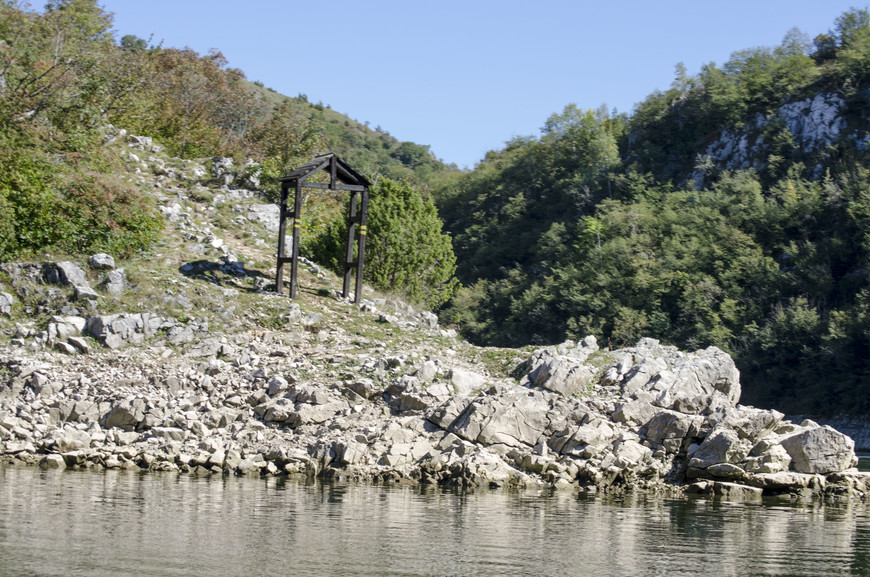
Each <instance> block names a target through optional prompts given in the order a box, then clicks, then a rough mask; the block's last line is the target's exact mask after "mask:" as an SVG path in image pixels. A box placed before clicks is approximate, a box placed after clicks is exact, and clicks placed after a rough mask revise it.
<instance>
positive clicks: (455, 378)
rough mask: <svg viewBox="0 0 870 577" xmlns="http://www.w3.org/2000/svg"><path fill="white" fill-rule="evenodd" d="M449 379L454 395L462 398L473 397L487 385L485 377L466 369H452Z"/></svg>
mask: <svg viewBox="0 0 870 577" xmlns="http://www.w3.org/2000/svg"><path fill="white" fill-rule="evenodd" d="M448 378H449V380H450V385H451V388H452V389H453V393H454V394H455V395H457V396H460V397H468V396H471V395H472V394H474V393H475V392H476V391H478V390H480V389H481V388H483V386H484V385H485V384H486V379H484V377H483V375H479V374H477V373H475V372H472V371H467V370H465V369H456V368H455V369H451V370H450V373H449V375H448Z"/></svg>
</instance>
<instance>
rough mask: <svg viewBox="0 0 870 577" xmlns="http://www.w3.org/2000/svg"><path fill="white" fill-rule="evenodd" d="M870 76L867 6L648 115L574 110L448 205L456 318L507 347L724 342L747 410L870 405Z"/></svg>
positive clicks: (649, 103)
mask: <svg viewBox="0 0 870 577" xmlns="http://www.w3.org/2000/svg"><path fill="white" fill-rule="evenodd" d="M868 63H870V17H868V13H867V11H865V10H854V9H853V10H851V11H849V12H847V13H846V14H844V15H842V16H841V17H840V18H838V20H837V22H836V23H835V27H834V30H833V31H831V32H830V33H829V34H826V35H821V36H819V37H818V38H816V39H815V40H814V42H813V43H810V41H809V39H808V38H806V36H805V35H803V34H801V33H800V32H798V31H794V30H793V31H791V32H789V33H788V34H787V35H786V37H785V39H784V41H783V43H782V44H781V45H780V46H778V47H776V48H773V49H769V48H756V49H750V50H743V51H739V52H736V53H734V55H732V57H731V59H730V60H729V61H728V62H727V63H726V64H725V65H724V66H722V67H718V66H716V65H715V64H713V63H710V64H707V65H705V66H704V67H703V68H702V70H701V72H700V73H699V74H698V75H696V76H690V75H688V74H687V72H686V70H685V68H684V67H682V66H678V67H677V74H676V78H675V80H674V83H673V86H672V87H671V88H670V89H669V90H667V91H665V92H655V93H653V94H651V95H650V96H649V97H648V98H646V99H645V100H644V101H643V102H641V103H639V104H638V105H637V107H636V109H635V111H634V113H633V114H632V115H631V116H630V117H629V116H625V115H621V116H615V117H614V116H612V115H610V114H608V112H607V111H606V109H602V110H599V111H582V110H579V109H578V108H577V107H575V106H573V105H571V106H568V107H566V108H565V110H564V112H563V113H562V114H555V115H553V116H552V117H551V118H550V119H549V120H548V121H547V123H546V125H545V126H544V128H543V130H542V134H541V136H540V137H537V138H517V139H514V140H512V141H511V142H509V143H507V145H506V146H505V148H504V149H503V150H501V151H494V152H491V153H490V154H488V155H487V157H486V158H485V159H484V160H483V161H482V162H481V163H480V164H479V165H478V166H477V167H476V169H475V170H474V171H472V172H470V173H468V174H465V175H463V176H462V177H461V178H459V179H458V180H457V182H455V183H451V184H450V185H448V186H445V187H443V188H442V189H439V191H438V193H437V199H438V204H439V208H440V210H441V214H442V216H443V218H444V219H445V228H446V230H447V231H448V232H450V233H452V234H453V236H454V244H455V248H456V254H457V261H458V263H459V266H458V275H459V278H460V280H461V281H462V282H463V284H464V285H465V287H464V288H462V289H461V290H460V291H459V292H458V294H457V295H456V297H455V298H454V299H453V300H452V301H451V303H450V305H449V306H448V308H447V309H446V310H445V311H444V312H443V313H442V321H444V322H454V323H457V324H459V325H460V326H461V327H462V329H463V332H464V334H465V335H466V336H467V337H469V338H471V339H472V340H473V341H475V342H477V343H486V344H498V345H503V346H504V345H520V344H527V343H553V342H559V341H561V340H563V339H565V338H580V337H583V336H584V335H587V334H592V335H595V336H597V337H598V339H599V342H603V343H607V344H610V345H611V346H613V347H620V346H625V345H630V344H632V343H634V342H635V341H636V340H637V339H638V338H640V337H643V336H651V337H655V338H658V339H661V340H662V341H664V342H666V343H668V344H675V345H677V346H679V347H681V348H689V349H694V348H700V347H706V346H709V345H716V346H719V347H721V348H723V349H725V350H727V351H729V352H731V353H732V354H734V355H735V357H736V359H737V361H738V365H739V367H740V369H741V371H742V374H743V381H744V383H745V385H744V396H743V399H744V401H745V402H748V403H755V404H760V405H763V406H767V407H776V408H779V409H781V410H786V411H790V412H803V413H811V414H834V413H840V412H843V413H855V412H865V411H867V410H868V409H870V400H868V399H870V395H868V393H870V324H868V316H867V306H868V304H870V276H868V275H870V272H868V271H870V236H868V234H870V233H868V231H870V221H868V218H870V184H868V170H870V157H868V154H870V147H868V138H867V131H868V128H870V115H868V114H867V112H866V111H867V103H868V102H870V101H868V95H870V65H868ZM813 106H817V107H820V110H823V111H824V114H823V113H818V112H817V113H815V114H816V116H818V118H816V116H813V115H812V114H811V109H812V107H813ZM831 110H835V111H836V112H837V114H836V115H834V116H835V117H834V118H831V117H829V116H827V114H829V112H830V111H831ZM813 123H815V124H813ZM835 128H836V131H835V130H834V129H835ZM812 129H817V130H818V131H819V132H820V135H815V134H809V132H811V130H812ZM793 130H794V131H796V132H793ZM802 131H803V132H802ZM828 135H831V136H830V137H829V136H828ZM741 155H742V156H741Z"/></svg>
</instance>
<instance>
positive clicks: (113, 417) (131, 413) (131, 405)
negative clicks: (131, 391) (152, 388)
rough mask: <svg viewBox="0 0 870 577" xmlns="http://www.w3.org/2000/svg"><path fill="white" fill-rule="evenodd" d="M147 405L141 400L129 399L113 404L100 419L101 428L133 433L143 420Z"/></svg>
mask: <svg viewBox="0 0 870 577" xmlns="http://www.w3.org/2000/svg"><path fill="white" fill-rule="evenodd" d="M146 412H147V405H146V404H145V401H144V400H143V399H138V398H137V399H129V400H126V401H121V402H119V403H117V404H115V405H114V406H113V407H112V409H111V410H110V411H109V412H108V413H107V414H106V415H105V416H104V417H103V418H102V419H101V424H102V425H103V427H105V428H107V429H109V428H112V427H117V428H119V429H123V430H125V431H133V430H134V429H135V428H136V427H137V426H138V425H139V424H140V423H141V422H142V421H143V420H145V413H146Z"/></svg>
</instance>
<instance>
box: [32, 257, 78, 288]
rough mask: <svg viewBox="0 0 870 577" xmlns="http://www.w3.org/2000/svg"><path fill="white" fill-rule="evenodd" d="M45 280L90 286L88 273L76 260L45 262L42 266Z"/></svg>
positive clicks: (60, 283)
mask: <svg viewBox="0 0 870 577" xmlns="http://www.w3.org/2000/svg"><path fill="white" fill-rule="evenodd" d="M42 276H43V278H44V279H45V282H47V283H51V284H59V285H73V286H75V285H80V286H88V275H87V274H85V271H84V270H82V268H81V267H80V266H79V265H77V264H76V263H74V262H70V261H63V262H56V263H45V264H44V265H43V267H42Z"/></svg>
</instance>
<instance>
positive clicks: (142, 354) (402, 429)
mask: <svg viewBox="0 0 870 577" xmlns="http://www.w3.org/2000/svg"><path fill="white" fill-rule="evenodd" d="M103 148H104V153H105V154H117V155H118V156H121V157H122V158H124V170H121V171H119V173H118V174H117V176H118V178H120V179H121V180H123V181H127V182H129V183H130V184H133V185H135V186H136V187H138V188H140V189H142V190H144V191H147V192H148V195H149V197H150V198H152V199H153V200H154V202H155V203H156V205H157V206H158V207H159V208H158V210H159V213H160V218H161V221H162V223H163V225H164V226H163V228H162V230H161V231H160V235H159V239H158V240H157V241H156V242H155V243H154V245H153V250H152V251H151V252H148V253H144V254H140V255H137V256H134V257H131V258H125V259H118V260H115V259H114V258H113V256H112V255H109V254H105V253H98V254H92V255H89V256H88V257H87V258H84V257H75V256H72V257H68V256H66V255H57V254H44V255H42V259H41V260H39V261H36V262H33V261H16V262H10V263H4V264H2V265H0V271H2V272H0V331H2V332H3V333H4V334H5V335H6V336H7V338H3V339H2V341H0V358H2V359H3V360H2V361H0V463H8V464H12V465H38V466H39V467H41V468H43V469H57V468H60V469H63V468H74V469H94V470H103V469H124V470H127V471H142V470H148V471H155V472H157V471H160V472H164V473H166V474H179V473H181V474H192V475H197V476H209V475H218V476H223V475H247V476H255V477H271V476H282V477H291V478H294V477H295V478H298V477H302V478H306V479H313V478H319V479H324V480H330V481H347V480H355V481H368V482H376V483H415V484H423V485H430V484H431V485H446V486H453V487H459V488H470V487H488V488H501V487H507V488H511V489H516V488H530V489H536V490H540V489H559V490H567V491H574V492H583V493H585V494H595V493H596V492H597V491H606V492H609V493H614V494H623V493H628V492H650V493H658V494H667V495H680V494H683V493H687V494H702V495H707V496H709V497H711V498H726V499H728V500H746V501H753V502H756V501H759V500H760V499H762V497H765V496H766V497H770V498H774V499H778V500H780V501H784V502H792V501H801V502H807V501H809V500H810V499H812V498H819V499H835V500H851V499H855V500H862V499H864V496H865V494H866V492H867V491H868V481H870V473H861V472H858V471H857V470H856V469H855V468H854V467H855V465H856V463H857V457H856V456H855V452H854V446H855V443H854V441H853V440H852V439H850V438H849V437H847V436H846V435H844V434H843V433H840V432H838V431H835V430H834V429H832V428H830V427H826V426H820V425H819V424H818V423H816V422H813V421H811V420H802V421H800V422H791V421H789V420H787V419H784V416H783V414H782V413H779V412H777V411H765V410H761V409H755V408H752V407H747V406H742V405H739V404H738V400H739V399H740V395H741V386H740V378H739V373H738V371H737V369H736V367H735V366H734V362H733V360H732V359H731V357H730V356H729V355H727V354H726V353H724V352H723V351H721V350H719V349H716V348H715V347H709V348H707V349H704V350H698V351H694V352H683V351H679V350H677V349H676V348H675V347H670V346H663V345H662V344H661V343H659V342H658V341H656V340H655V339H641V340H639V341H638V342H637V343H635V344H634V345H633V346H631V347H627V348H625V349H620V350H611V349H609V348H601V347H599V345H598V343H597V342H596V340H595V338H594V337H591V336H589V337H586V338H584V339H582V340H580V341H578V342H574V341H568V342H564V343H561V344H560V345H559V346H555V347H545V348H541V349H538V350H532V349H525V350H523V349H500V348H483V347H476V346H474V345H471V344H469V343H467V342H465V341H463V340H461V339H459V338H457V336H456V332H455V331H453V330H451V329H445V328H442V327H440V326H439V324H438V320H437V317H435V315H434V314H432V313H430V312H427V311H421V310H418V309H415V308H414V307H413V306H411V305H409V304H407V303H405V302H403V301H402V300H401V299H398V298H396V297H394V296H388V295H381V294H379V293H378V292H376V291H373V290H372V289H371V288H370V287H368V286H366V287H364V291H365V292H364V295H363V296H364V297H365V298H363V299H362V302H361V304H360V305H356V304H354V303H353V302H352V301H351V300H349V299H343V298H341V296H340V293H339V285H340V282H339V279H338V278H337V277H336V276H335V275H333V274H331V273H330V272H328V271H325V270H322V269H321V268H320V267H319V266H318V265H316V264H314V263H312V262H310V261H307V260H303V262H302V264H303V266H302V274H301V279H300V290H299V292H298V298H296V299H295V300H294V301H292V302H291V301H290V300H289V299H288V298H287V297H286V296H278V295H277V294H276V292H275V286H274V277H273V274H272V265H273V260H272V252H273V251H272V249H271V248H270V246H271V242H274V235H275V234H276V232H277V231H276V224H277V222H276V217H277V210H276V207H275V205H274V204H270V203H268V202H265V201H264V199H263V198H262V195H261V194H260V193H258V192H256V191H252V190H250V189H247V188H244V187H241V186H236V185H235V184H238V183H240V182H241V175H240V174H239V173H237V172H232V171H227V170H226V163H225V162H224V161H225V160H226V159H214V160H204V161H203V160H186V159H178V158H175V157H172V156H169V155H167V154H166V152H165V150H163V149H162V148H161V146H160V145H159V144H155V143H154V142H153V141H152V140H150V139H148V138H147V137H141V136H133V135H129V134H125V133H124V131H123V130H121V129H115V130H112V131H110V132H108V133H107V138H106V142H105V144H104V145H103Z"/></svg>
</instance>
